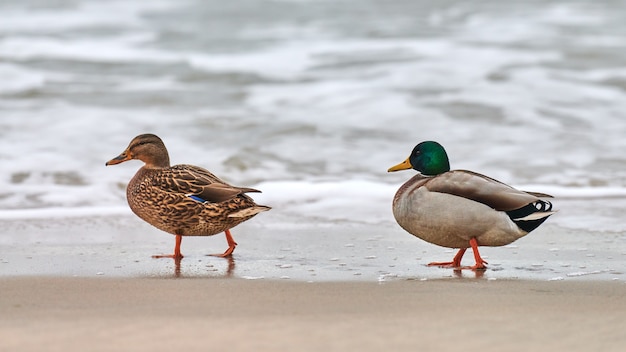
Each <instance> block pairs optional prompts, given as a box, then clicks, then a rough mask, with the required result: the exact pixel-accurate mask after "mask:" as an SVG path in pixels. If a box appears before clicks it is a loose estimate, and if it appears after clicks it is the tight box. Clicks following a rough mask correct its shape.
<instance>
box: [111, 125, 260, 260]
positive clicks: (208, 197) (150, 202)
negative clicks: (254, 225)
mask: <svg viewBox="0 0 626 352" xmlns="http://www.w3.org/2000/svg"><path fill="white" fill-rule="evenodd" d="M132 159H138V160H141V161H143V162H145V163H146V164H145V165H144V166H143V167H141V168H140V169H139V171H137V173H136V174H135V176H134V177H133V178H132V179H131V180H130V182H129V183H128V187H127V189H126V197H127V199H128V204H129V205H130V208H131V209H132V211H133V212H134V213H135V214H136V215H137V216H139V217H140V218H142V219H143V220H145V221H146V222H148V223H150V224H152V225H154V226H155V227H156V228H158V229H160V230H163V231H165V232H169V233H171V234H174V235H176V247H175V249H174V254H172V255H166V256H156V257H173V258H182V254H181V253H180V242H181V239H182V237H181V236H212V235H215V234H218V233H220V232H225V234H226V240H227V241H228V245H229V248H228V249H227V250H226V252H224V253H223V254H222V255H221V256H224V257H225V256H229V255H231V254H232V252H233V251H234V249H235V246H236V245H237V243H235V241H233V239H232V237H231V235H230V231H229V229H230V228H232V227H235V226H237V225H238V224H240V223H242V222H244V221H246V220H248V219H250V218H251V217H253V216H254V215H256V214H257V213H259V212H262V211H266V210H269V209H270V207H267V206H263V205H257V204H256V203H254V201H253V200H252V199H251V198H250V197H248V196H247V195H245V193H248V192H260V191H258V190H256V189H253V188H244V187H234V186H231V185H229V184H227V183H226V182H224V181H222V180H220V179H219V178H218V177H217V176H215V175H213V174H212V173H210V172H209V171H207V170H205V169H203V168H200V167H197V166H193V165H174V166H170V161H169V156H168V153H167V149H166V148H165V144H163V141H162V140H161V139H160V138H159V137H157V136H156V135H153V134H142V135H139V136H137V137H135V138H134V139H133V140H132V141H131V142H130V144H129V145H128V148H126V150H124V152H122V154H120V155H119V156H117V157H115V158H113V159H111V160H109V161H108V162H107V163H106V165H115V164H119V163H122V162H124V161H127V160H132Z"/></svg>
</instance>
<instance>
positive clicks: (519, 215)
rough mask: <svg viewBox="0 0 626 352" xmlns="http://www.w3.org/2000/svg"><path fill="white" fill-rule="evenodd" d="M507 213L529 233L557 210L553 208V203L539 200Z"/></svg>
mask: <svg viewBox="0 0 626 352" xmlns="http://www.w3.org/2000/svg"><path fill="white" fill-rule="evenodd" d="M506 213H507V215H508V216H509V217H510V218H511V220H512V221H513V222H514V223H515V224H516V225H517V226H518V227H519V228H520V229H522V230H523V231H525V232H527V233H528V232H530V231H532V230H534V229H536V228H537V227H539V225H541V224H543V222H544V221H546V219H547V218H548V217H550V215H552V214H554V213H556V210H552V203H550V202H548V201H545V200H537V201H535V202H533V203H530V204H527V205H525V206H523V207H521V208H519V209H515V210H511V211H507V212H506Z"/></svg>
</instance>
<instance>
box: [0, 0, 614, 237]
mask: <svg viewBox="0 0 626 352" xmlns="http://www.w3.org/2000/svg"><path fill="white" fill-rule="evenodd" d="M0 17H1V20H0V170H2V172H1V173H0V217H1V218H4V219H19V218H21V217H49V216H71V215H72V214H80V215H89V214H107V213H113V214H116V213H126V212H128V209H127V206H126V203H125V193H124V187H125V185H126V183H127V182H128V180H129V179H130V177H131V176H132V175H133V174H134V172H135V171H136V169H137V168H138V167H139V165H140V164H139V163H138V162H133V163H126V164H123V165H120V166H115V167H110V168H105V166H104V162H105V161H107V160H108V159H110V158H112V157H114V156H116V155H117V154H118V153H120V152H121V151H122V150H123V149H124V148H125V147H126V146H127V144H128V142H129V141H130V139H131V138H132V137H134V136H135V135H138V134H140V133H146V132H152V133H156V134H158V135H159V136H161V137H162V138H163V140H164V141H165V143H166V145H167V147H168V149H169V151H170V157H171V160H172V162H173V163H192V164H196V165H200V166H203V167H205V168H208V169H209V170H211V171H213V172H214V173H216V174H217V175H219V176H221V177H222V178H224V179H226V180H228V181H229V182H231V183H233V184H236V185H242V186H244V185H245V186H252V187H258V188H260V189H262V190H263V191H264V193H263V194H262V195H258V196H256V197H255V198H256V199H257V200H258V201H259V202H260V203H267V204H269V205H271V206H273V207H274V212H277V213H281V214H285V215H286V216H287V217H291V218H293V219H312V220H315V221H318V220H322V221H354V222H364V223H385V224H392V223H393V217H392V215H391V210H390V203H391V197H392V196H393V193H394V192H395V190H396V189H397V188H398V186H399V185H400V184H401V183H402V182H404V181H405V180H406V179H408V178H409V177H410V176H411V175H412V172H409V171H407V172H403V173H394V174H388V173H387V172H386V170H387V168H388V167H390V166H391V165H394V164H396V163H398V162H400V161H402V160H404V159H405V158H406V156H408V154H409V152H410V151H411V149H412V148H413V146H414V145H415V144H417V143H418V142H420V141H422V140H427V139H432V140H437V141H439V142H440V143H442V144H443V145H444V146H445V147H446V149H447V150H448V153H449V156H450V159H451V164H452V167H453V168H464V169H471V170H474V171H477V172H480V173H484V174H487V175H490V176H492V177H494V178H497V179H500V180H502V181H504V182H506V183H509V184H512V185H514V186H517V187H522V188H524V189H529V190H534V191H543V192H548V193H552V194H554V195H555V196H557V197H558V198H557V200H555V203H556V204H557V207H559V205H558V204H559V200H560V201H561V203H560V208H561V209H563V208H565V209H566V210H567V211H561V213H559V214H558V215H557V216H554V217H553V219H551V220H550V222H552V223H554V224H558V225H559V226H562V227H571V228H577V229H581V228H582V229H588V230H590V231H596V230H597V231H610V232H611V231H612V232H616V231H617V232H619V231H621V230H622V228H623V223H622V220H621V216H622V214H623V208H624V203H625V202H624V198H625V196H626V178H625V177H624V176H625V175H626V167H625V166H626V155H625V154H624V150H625V149H626V138H625V136H626V119H625V117H624V114H625V113H626V65H625V63H626V1H609V0H604V1H572V0H552V1H549V0H548V1H546V0H541V1H539V0H537V1H507V2H503V1H496V0H492V1H460V0H449V1H423V0H422V1H418V0H410V1H409V0H404V1H403V0H390V1H374V0H332V1H331V0H328V1H326V0H231V1H228V2H224V1H207V0H202V1H200V0H182V1H181V0H159V1H126V0H125V1H99V0H56V1H34V0H19V1H17V0H15V1H9V0H7V1H2V2H0ZM568 208H569V210H568ZM622 239H623V237H622Z"/></svg>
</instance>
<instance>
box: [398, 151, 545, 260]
mask: <svg viewBox="0 0 626 352" xmlns="http://www.w3.org/2000/svg"><path fill="white" fill-rule="evenodd" d="M411 168H413V169H415V170H417V171H419V172H420V174H418V175H415V176H413V178H411V179H410V180H409V181H407V182H406V183H405V184H403V185H402V186H401V187H400V189H398V192H397V193H396V195H395V196H394V198H393V215H394V217H395V218H396V221H397V222H398V224H399V225H400V226H401V227H402V228H403V229H405V230H406V231H408V232H409V233H411V234H412V235H414V236H416V237H419V238H421V239H423V240H424V241H427V242H430V243H434V244H436V245H439V246H443V247H449V248H460V250H459V252H458V253H457V254H456V256H455V257H454V259H453V260H452V261H451V262H441V263H430V264H429V265H437V266H445V267H454V268H460V267H461V258H463V254H464V253H465V251H466V250H467V248H469V247H471V248H472V250H473V251H474V258H475V259H476V265H474V266H472V267H470V268H472V269H486V266H485V264H486V263H487V262H485V261H484V260H483V259H482V258H481V257H480V254H479V253H478V246H504V245H507V244H509V243H511V242H513V241H515V240H517V239H518V238H520V237H523V236H525V235H526V234H528V233H529V232H530V231H532V230H534V229H536V228H537V227H538V226H539V225H541V223H543V222H544V221H545V220H546V219H547V218H548V217H549V216H550V215H552V214H554V213H555V212H554V211H552V204H551V203H550V202H547V201H545V200H541V199H540V197H541V198H545V197H550V198H551V196H549V195H547V194H542V193H533V192H523V191H519V190H517V189H515V188H513V187H511V186H508V185H506V184H504V183H502V182H499V181H496V180H494V179H492V178H490V177H487V176H484V175H481V174H478V173H475V172H472V171H466V170H454V171H450V163H449V161H448V155H447V154H446V151H445V150H444V149H443V147H442V146H441V145H440V144H439V143H437V142H432V141H426V142H422V143H420V144H418V145H417V146H416V147H415V148H414V149H413V152H411V155H410V156H409V157H408V158H407V159H406V160H405V161H404V162H402V163H400V164H398V165H396V166H393V167H391V168H390V169H389V170H388V171H389V172H392V171H398V170H406V169H411Z"/></svg>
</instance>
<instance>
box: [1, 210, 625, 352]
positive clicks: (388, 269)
mask: <svg viewBox="0 0 626 352" xmlns="http://www.w3.org/2000/svg"><path fill="white" fill-rule="evenodd" d="M281 216H282V215H280V214H271V213H268V214H267V216H265V217H259V218H258V219H254V221H253V222H252V221H251V222H249V223H246V224H243V225H241V226H238V227H237V228H235V229H233V235H234V237H235V240H236V241H237V242H238V243H239V246H238V247H237V250H236V251H235V255H234V257H233V258H232V259H231V260H226V259H223V258H216V257H211V256H207V255H206V254H208V253H217V252H221V251H223V250H224V249H225V246H226V243H225V240H224V237H223V236H221V235H218V236H214V237H209V238H185V239H184V240H183V245H182V251H183V253H184V254H185V258H184V259H183V260H182V261H181V262H180V263H176V262H175V261H173V260H171V259H153V258H151V255H152V254H157V253H165V252H169V251H171V250H172V249H173V245H174V238H173V236H171V235H168V234H164V233H162V232H160V231H158V230H156V229H154V228H152V227H150V226H149V225H146V224H144V223H143V222H141V221H140V220H138V219H136V218H135V217H133V216H132V215H131V214H121V215H114V214H113V215H112V214H106V215H102V216H77V217H74V218H64V219H45V218H34V219H13V220H11V219H6V218H5V219H0V223H1V224H0V225H1V228H2V230H0V337H1V338H0V351H41V350H46V351H74V350H76V351H83V350H90V351H99V350H102V351H104V350H106V351H110V350H132V351H160V350H182V351H194V350H199V351H200V350H202V351H207V350H218V349H219V350H225V349H227V350H230V351H346V350H347V351H381V350H385V351H414V350H437V351H458V350H460V349H462V350H472V351H479V350H480V351H503V350H506V351H529V350H532V351H622V350H623V346H624V345H626V334H624V331H626V279H625V277H624V272H626V270H625V265H624V259H625V258H626V236H625V235H624V233H622V232H597V231H596V232H590V231H587V230H584V229H583V230H572V229H565V228H560V227H558V226H557V225H554V224H546V225H545V226H542V227H541V228H540V229H539V230H537V231H536V232H533V233H532V234H531V235H529V236H527V237H526V238H523V239H520V240H519V241H517V242H515V243H514V244H513V245H511V246H507V247H501V248H484V249H481V253H482V254H483V256H484V257H485V258H486V259H487V261H488V262H489V265H488V266H489V268H488V270H486V271H484V272H473V271H471V270H462V271H454V270H450V269H442V268H433V267H428V266H426V265H425V264H426V263H428V262H430V261H436V260H443V259H449V258H451V257H452V256H453V255H454V251H452V250H449V249H445V248H440V247H437V246H433V245H430V244H427V243H424V242H423V241H420V240H418V239H415V238H413V237H412V236H410V235H407V234H406V233H404V232H403V231H402V230H401V229H399V228H398V227H397V226H394V224H392V223H390V224H378V225H371V224H365V223H354V222H335V223H331V224H329V223H324V222H315V221H309V222H297V221H289V219H288V216H283V217H281ZM471 259H472V258H471V255H469V256H467V257H466V258H465V259H464V263H466V264H471Z"/></svg>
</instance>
